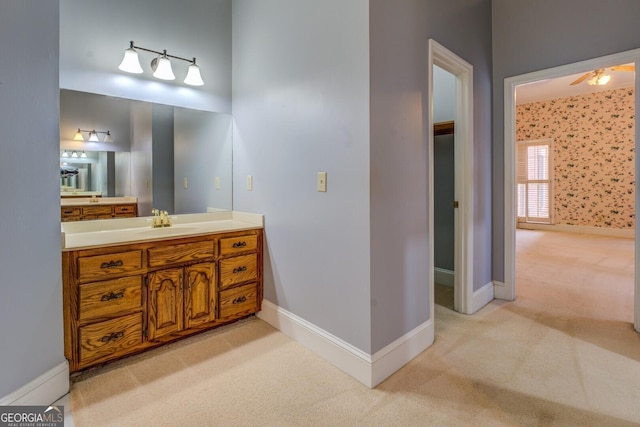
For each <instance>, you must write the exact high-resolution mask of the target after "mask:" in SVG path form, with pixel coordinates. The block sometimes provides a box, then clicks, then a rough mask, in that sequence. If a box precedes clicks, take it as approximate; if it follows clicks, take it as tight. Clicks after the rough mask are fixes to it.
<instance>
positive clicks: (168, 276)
mask: <svg viewBox="0 0 640 427" xmlns="http://www.w3.org/2000/svg"><path fill="white" fill-rule="evenodd" d="M182 279H183V278H182V268H172V269H168V270H160V271H156V272H153V273H149V306H148V309H149V339H150V340H153V339H157V338H160V337H162V336H164V335H168V334H171V333H174V332H178V331H181V330H182V329H183V323H182V292H183V285H182V283H183V281H182Z"/></svg>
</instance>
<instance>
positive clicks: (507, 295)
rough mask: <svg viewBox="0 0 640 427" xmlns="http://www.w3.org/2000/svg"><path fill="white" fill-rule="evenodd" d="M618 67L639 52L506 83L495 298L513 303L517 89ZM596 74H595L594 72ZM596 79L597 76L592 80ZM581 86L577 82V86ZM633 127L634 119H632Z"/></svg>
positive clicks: (637, 299)
mask: <svg viewBox="0 0 640 427" xmlns="http://www.w3.org/2000/svg"><path fill="white" fill-rule="evenodd" d="M619 64H630V65H633V66H638V64H640V50H638V49H637V50H633V51H628V52H622V53H618V54H614V55H609V56H606V57H600V58H595V59H592V60H588V61H583V62H579V63H574V64H569V65H564V66H560V67H555V68H551V69H547V70H542V71H537V72H534V73H529V74H524V75H520V76H515V77H511V78H507V79H505V98H504V100H505V129H504V131H505V147H504V148H505V182H504V184H505V283H504V286H500V287H498V286H497V287H496V297H498V298H502V299H507V300H513V299H515V297H516V280H515V273H516V271H515V262H516V256H515V253H516V220H517V215H516V213H517V207H518V191H517V189H518V186H517V183H516V177H517V173H516V162H517V152H518V150H517V143H516V141H517V138H516V88H517V87H518V86H521V85H526V84H531V83H534V82H539V81H543V80H550V79H558V78H562V77H564V76H569V75H574V74H581V75H584V76H587V77H586V79H587V78H589V76H591V73H594V72H595V71H598V70H602V69H607V68H611V67H614V66H616V65H619ZM594 70H595V71H594ZM595 77H597V76H595ZM638 82H639V76H638V73H635V77H634V87H635V91H634V95H633V97H634V100H633V103H634V106H635V111H637V110H638V105H640V102H639V100H640V96H639V94H638V87H639V84H638ZM579 83H580V82H579ZM634 123H635V118H634ZM634 128H635V131H634V140H635V142H634V151H635V152H637V151H638V146H639V138H638V135H639V129H638V127H637V126H634ZM633 163H634V172H635V173H634V175H635V176H637V173H638V170H640V167H639V159H638V156H635V159H634V160H633ZM639 200H640V197H639V194H638V191H635V199H634V203H633V205H634V210H633V212H634V215H635V212H636V211H637V210H638V206H639ZM634 235H635V244H634V248H635V255H634V256H635V271H636V272H637V271H638V266H639V265H640V257H639V256H640V253H639V252H640V251H639V250H638V229H637V227H635V232H634ZM633 321H634V327H635V329H636V330H637V331H640V282H639V278H638V274H635V276H634V320H633Z"/></svg>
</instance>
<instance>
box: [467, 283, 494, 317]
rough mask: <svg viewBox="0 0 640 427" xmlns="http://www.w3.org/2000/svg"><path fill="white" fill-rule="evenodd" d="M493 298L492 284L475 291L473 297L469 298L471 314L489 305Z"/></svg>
mask: <svg viewBox="0 0 640 427" xmlns="http://www.w3.org/2000/svg"><path fill="white" fill-rule="evenodd" d="M493 298H494V289H493V282H489V283H487V284H486V285H484V286H483V287H481V288H480V289H478V290H477V291H474V292H473V296H472V297H471V313H470V314H473V313H475V312H476V311H478V310H480V309H481V308H482V307H484V306H485V305H487V304H489V303H490V302H491V301H493Z"/></svg>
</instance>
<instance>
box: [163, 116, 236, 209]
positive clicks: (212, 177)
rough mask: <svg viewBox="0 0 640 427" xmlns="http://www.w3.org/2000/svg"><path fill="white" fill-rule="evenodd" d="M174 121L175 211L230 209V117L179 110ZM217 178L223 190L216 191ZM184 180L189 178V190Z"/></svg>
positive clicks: (231, 144)
mask: <svg viewBox="0 0 640 427" xmlns="http://www.w3.org/2000/svg"><path fill="white" fill-rule="evenodd" d="M174 119H175V120H174V135H175V140H174V144H175V159H174V165H175V180H174V182H173V185H172V188H175V212H176V213H194V212H206V211H207V209H208V208H216V209H221V210H230V209H231V200H232V195H231V191H232V187H231V180H232V172H231V168H232V162H233V160H232V146H233V142H232V120H231V116H230V115H228V114H220V113H210V112H208V111H195V110H187V109H184V108H177V107H176V108H175V110H174ZM154 152H155V147H154ZM216 177H218V178H219V180H220V189H216V185H215V184H216ZM184 178H187V188H184V181H183V180H184Z"/></svg>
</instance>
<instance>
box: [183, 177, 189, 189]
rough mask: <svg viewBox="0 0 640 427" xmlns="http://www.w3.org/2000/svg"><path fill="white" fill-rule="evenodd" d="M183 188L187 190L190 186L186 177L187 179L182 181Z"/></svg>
mask: <svg viewBox="0 0 640 427" xmlns="http://www.w3.org/2000/svg"><path fill="white" fill-rule="evenodd" d="M182 186H183V187H184V188H187V187H188V186H189V184H188V182H187V178H186V177H185V178H183V180H182Z"/></svg>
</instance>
